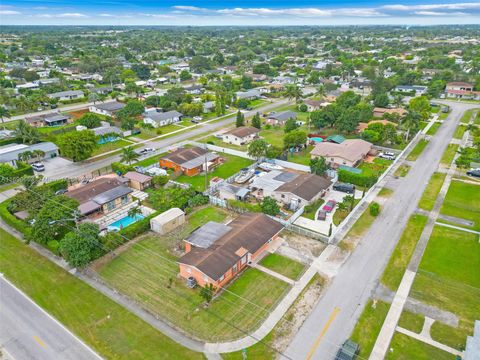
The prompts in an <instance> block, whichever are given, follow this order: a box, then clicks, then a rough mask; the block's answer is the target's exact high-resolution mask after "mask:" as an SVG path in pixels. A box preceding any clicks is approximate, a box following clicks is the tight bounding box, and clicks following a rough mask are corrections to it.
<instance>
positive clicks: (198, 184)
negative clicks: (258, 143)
mask: <svg viewBox="0 0 480 360" xmlns="http://www.w3.org/2000/svg"><path fill="white" fill-rule="evenodd" d="M221 156H222V157H223V158H224V159H225V162H224V163H223V164H221V165H219V166H217V167H216V168H215V169H213V170H212V171H210V172H209V173H208V180H209V181H210V179H212V178H214V177H219V178H222V179H227V178H229V177H230V176H232V175H234V174H236V173H237V172H239V171H240V170H241V169H242V168H244V167H247V166H249V165H251V164H252V163H253V161H252V160H250V159H245V158H241V157H238V156H233V155H230V154H221ZM175 181H178V182H181V183H186V184H191V185H192V186H193V187H194V188H195V190H197V191H204V190H205V174H200V175H195V176H186V175H181V176H179V177H178V178H176V179H175Z"/></svg>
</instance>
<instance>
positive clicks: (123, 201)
mask: <svg viewBox="0 0 480 360" xmlns="http://www.w3.org/2000/svg"><path fill="white" fill-rule="evenodd" d="M125 204H128V195H124V196H122V205H125Z"/></svg>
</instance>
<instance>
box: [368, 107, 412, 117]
mask: <svg viewBox="0 0 480 360" xmlns="http://www.w3.org/2000/svg"><path fill="white" fill-rule="evenodd" d="M385 114H389V115H391V114H398V116H400V117H403V116H405V115H406V114H407V110H405V109H402V108H395V109H386V108H380V107H376V108H374V109H373V117H376V118H381V117H384V116H385Z"/></svg>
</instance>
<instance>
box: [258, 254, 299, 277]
mask: <svg viewBox="0 0 480 360" xmlns="http://www.w3.org/2000/svg"><path fill="white" fill-rule="evenodd" d="M260 265H262V266H265V267H266V268H268V269H270V270H273V271H275V272H278V273H279V274H282V275H284V276H286V277H288V278H290V279H292V280H297V279H298V278H299V277H300V275H301V274H302V273H303V270H304V269H305V265H303V264H302V263H299V262H298V261H295V260H292V259H290V258H288V257H286V256H283V255H279V254H268V255H267V256H266V257H264V258H263V259H262V261H260Z"/></svg>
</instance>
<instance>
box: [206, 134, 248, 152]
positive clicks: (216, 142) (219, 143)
mask: <svg viewBox="0 0 480 360" xmlns="http://www.w3.org/2000/svg"><path fill="white" fill-rule="evenodd" d="M199 142H202V143H207V144H212V145H216V146H221V147H225V148H229V149H234V150H239V151H247V148H248V145H235V144H229V143H226V142H224V141H222V139H219V138H217V137H216V136H214V135H210V136H209V137H206V138H203V139H201V140H199Z"/></svg>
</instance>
